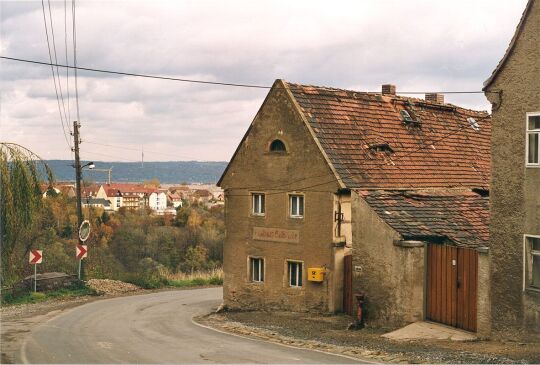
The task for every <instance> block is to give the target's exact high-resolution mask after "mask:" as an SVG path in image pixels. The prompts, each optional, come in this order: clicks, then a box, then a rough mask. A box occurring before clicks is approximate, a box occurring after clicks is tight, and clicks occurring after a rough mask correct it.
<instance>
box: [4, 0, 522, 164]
mask: <svg viewBox="0 0 540 365" xmlns="http://www.w3.org/2000/svg"><path fill="white" fill-rule="evenodd" d="M0 4H1V5H0V10H1V39H0V53H1V54H2V55H3V56H9V57H16V58H27V59H32V60H38V61H44V62H48V61H49V54H48V50H47V41H46V35H45V26H44V20H43V11H42V6H41V1H25V2H22V1H16V2H9V1H3V0H1V1H0ZM525 4H526V0H511V1H495V0H451V1H450V0H447V1H433V0H426V1H415V0H408V1H398V0H395V1H381V0H362V1H335V0H334V1H313V0H309V1H198V0H197V1H195V0H194V1H155V0H153V1H108V2H102V1H82V0H80V1H77V3H76V14H77V17H76V29H77V60H78V65H79V66H81V67H90V68H100V69H111V70H118V71H124V72H134V73H147V74H155V75H162V76H172V77H180V78H190V79H200V80H209V81H222V82H234V83H249V84H262V85H271V84H272V82H273V81H274V80H275V79H276V78H283V79H285V80H287V81H291V82H295V83H304V84H313V85H323V86H333V87H339V88H347V89H354V90H359V91H378V90H380V85H381V84H383V83H393V84H396V85H397V89H398V92H399V90H407V91H439V90H445V91H446V90H457V91H463V90H481V88H482V83H483V81H484V80H485V79H486V78H487V77H488V76H489V75H490V74H491V72H492V70H493V68H494V67H495V66H496V64H497V63H498V62H499V60H500V58H501V57H502V55H503V54H504V51H505V49H506V47H507V46H508V43H509V41H510V39H511V37H512V35H513V33H514V30H515V27H516V25H517V23H518V21H519V18H520V16H521V13H522V11H523V9H524V8H525ZM67 8H68V12H67V14H68V16H67V28H68V35H67V37H68V39H67V42H68V62H69V64H72V63H73V57H72V54H73V49H72V46H71V45H72V41H71V37H72V33H71V31H70V29H71V16H70V14H71V11H70V10H71V1H70V0H67ZM45 9H46V14H47V18H48V15H49V13H48V7H47V1H45ZM51 13H52V20H53V24H52V25H53V28H54V36H55V40H56V42H55V45H56V52H57V57H58V63H61V64H65V63H66V59H65V57H66V56H65V47H64V44H65V32H64V26H65V25H64V1H51ZM47 20H49V19H47ZM48 27H49V28H48V31H49V37H50V38H51V47H53V45H52V34H51V29H50V24H49V23H48ZM53 57H54V55H53ZM60 76H61V83H62V89H63V93H64V98H65V108H66V113H67V110H68V106H67V95H66V94H67V90H68V80H67V79H66V71H65V69H60ZM0 78H1V85H0V92H1V106H0V108H1V109H0V133H1V136H0V140H1V141H9V142H16V143H20V144H22V145H24V146H26V147H28V148H30V149H31V150H33V151H34V152H36V153H38V154H39V155H40V156H42V157H43V158H46V159H53V158H55V159H56V158H57V159H71V158H72V155H71V152H70V150H69V147H68V145H67V142H66V139H65V137H64V135H63V132H62V126H61V122H60V115H59V111H58V103H57V99H56V95H55V90H54V84H53V79H52V74H51V68H50V67H47V66H37V65H30V64H24V63H17V62H13V61H6V60H0ZM78 86H79V101H80V118H81V123H82V128H81V134H82V139H83V141H84V143H83V144H82V146H81V151H82V152H81V157H82V158H83V159H85V160H96V161H98V160H99V161H140V159H141V151H140V150H141V146H142V145H144V150H145V160H146V161H170V160H220V161H223V160H229V159H230V157H231V155H232V153H233V152H234V150H235V148H236V146H237V144H238V143H239V141H240V139H241V138H242V136H243V134H244V132H245V131H246V129H247V127H248V126H249V124H250V122H251V121H252V119H253V117H254V116H255V114H256V112H257V110H258V108H259V106H260V105H261V103H262V101H263V99H264V97H265V95H266V93H267V90H264V89H263V90H260V89H244V88H234V87H224V86H207V85H193V84H185V83H180V82H173V81H160V80H149V79H140V78H133V77H120V76H114V77H113V76H110V75H109V76H107V75H104V74H98V73H90V72H85V71H80V72H79V78H78ZM73 87H74V81H73V73H72V72H70V74H69V92H70V103H69V106H70V107H69V109H70V111H71V115H70V116H68V119H69V120H71V121H73V120H74V119H75V118H76V116H75V115H76V113H75V103H74V99H73V95H74V88H73ZM446 101H447V102H451V103H454V104H457V105H460V106H464V107H469V108H472V109H479V110H489V109H490V105H489V103H488V102H487V101H486V99H485V97H484V96H483V95H481V94H480V95H455V96H448V95H447V96H446ZM70 124H72V122H71V123H70ZM90 142H93V143H90ZM95 143H100V144H107V145H111V146H113V147H109V146H103V145H98V144H95Z"/></svg>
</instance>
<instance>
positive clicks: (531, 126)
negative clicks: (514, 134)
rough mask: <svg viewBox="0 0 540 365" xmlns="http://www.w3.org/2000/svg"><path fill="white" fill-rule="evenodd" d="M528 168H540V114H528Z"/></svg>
mask: <svg viewBox="0 0 540 365" xmlns="http://www.w3.org/2000/svg"><path fill="white" fill-rule="evenodd" d="M526 144H527V151H526V153H527V157H526V158H527V161H526V162H527V164H526V165H527V166H539V167H540V112H536V113H527V143H526Z"/></svg>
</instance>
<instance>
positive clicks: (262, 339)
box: [191, 313, 382, 364]
mask: <svg viewBox="0 0 540 365" xmlns="http://www.w3.org/2000/svg"><path fill="white" fill-rule="evenodd" d="M209 314H211V313H208V314H206V315H198V316H193V317H191V323H193V324H194V325H196V326H199V327H202V328H206V329H209V330H212V331H215V332H219V333H223V334H226V335H229V336H235V337H240V338H243V339H247V340H251V341H256V342H266V343H272V344H275V345H279V346H283V347H288V348H292V349H297V350H306V351H314V352H319V353H322V354H326V355H333V356H339V357H343V358H346V359H349V360H355V361H362V362H364V363H366V364H382V363H381V362H376V361H373V359H368V358H366V357H361V356H351V355H346V354H343V353H340V352H333V351H324V350H319V349H314V348H310V347H307V346H302V345H307V343H305V342H303V341H301V340H297V342H298V343H299V346H294V345H290V344H286V343H283V342H280V339H279V338H276V339H275V340H274V339H270V338H266V337H264V336H262V335H260V334H258V332H257V328H255V327H249V328H250V329H251V330H252V332H253V333H254V334H255V336H257V337H256V338H253V337H249V336H246V335H244V334H239V333H236V332H233V331H227V330H224V329H220V328H216V327H212V326H209V325H206V324H202V323H200V322H198V321H197V320H196V318H201V317H204V316H207V315H209Z"/></svg>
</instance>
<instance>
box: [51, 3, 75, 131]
mask: <svg viewBox="0 0 540 365" xmlns="http://www.w3.org/2000/svg"><path fill="white" fill-rule="evenodd" d="M47 4H48V6H49V20H50V22H51V35H52V43H53V51H54V62H56V63H58V55H57V53H56V39H55V37H54V26H53V17H52V12H51V0H47ZM56 77H57V79H58V88H59V89H60V99H61V100H62V108H63V109H64V120H65V121H66V124H67V127H68V130H69V132H70V133H71V129H70V126H69V120H68V117H67V113H66V105H65V102H64V92H63V90H62V80H61V79H60V70H59V67H58V66H56Z"/></svg>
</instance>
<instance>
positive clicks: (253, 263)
mask: <svg viewBox="0 0 540 365" xmlns="http://www.w3.org/2000/svg"><path fill="white" fill-rule="evenodd" d="M249 270H250V278H251V281H254V282H257V283H262V282H263V281H264V259H262V258H260V257H250V258H249Z"/></svg>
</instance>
